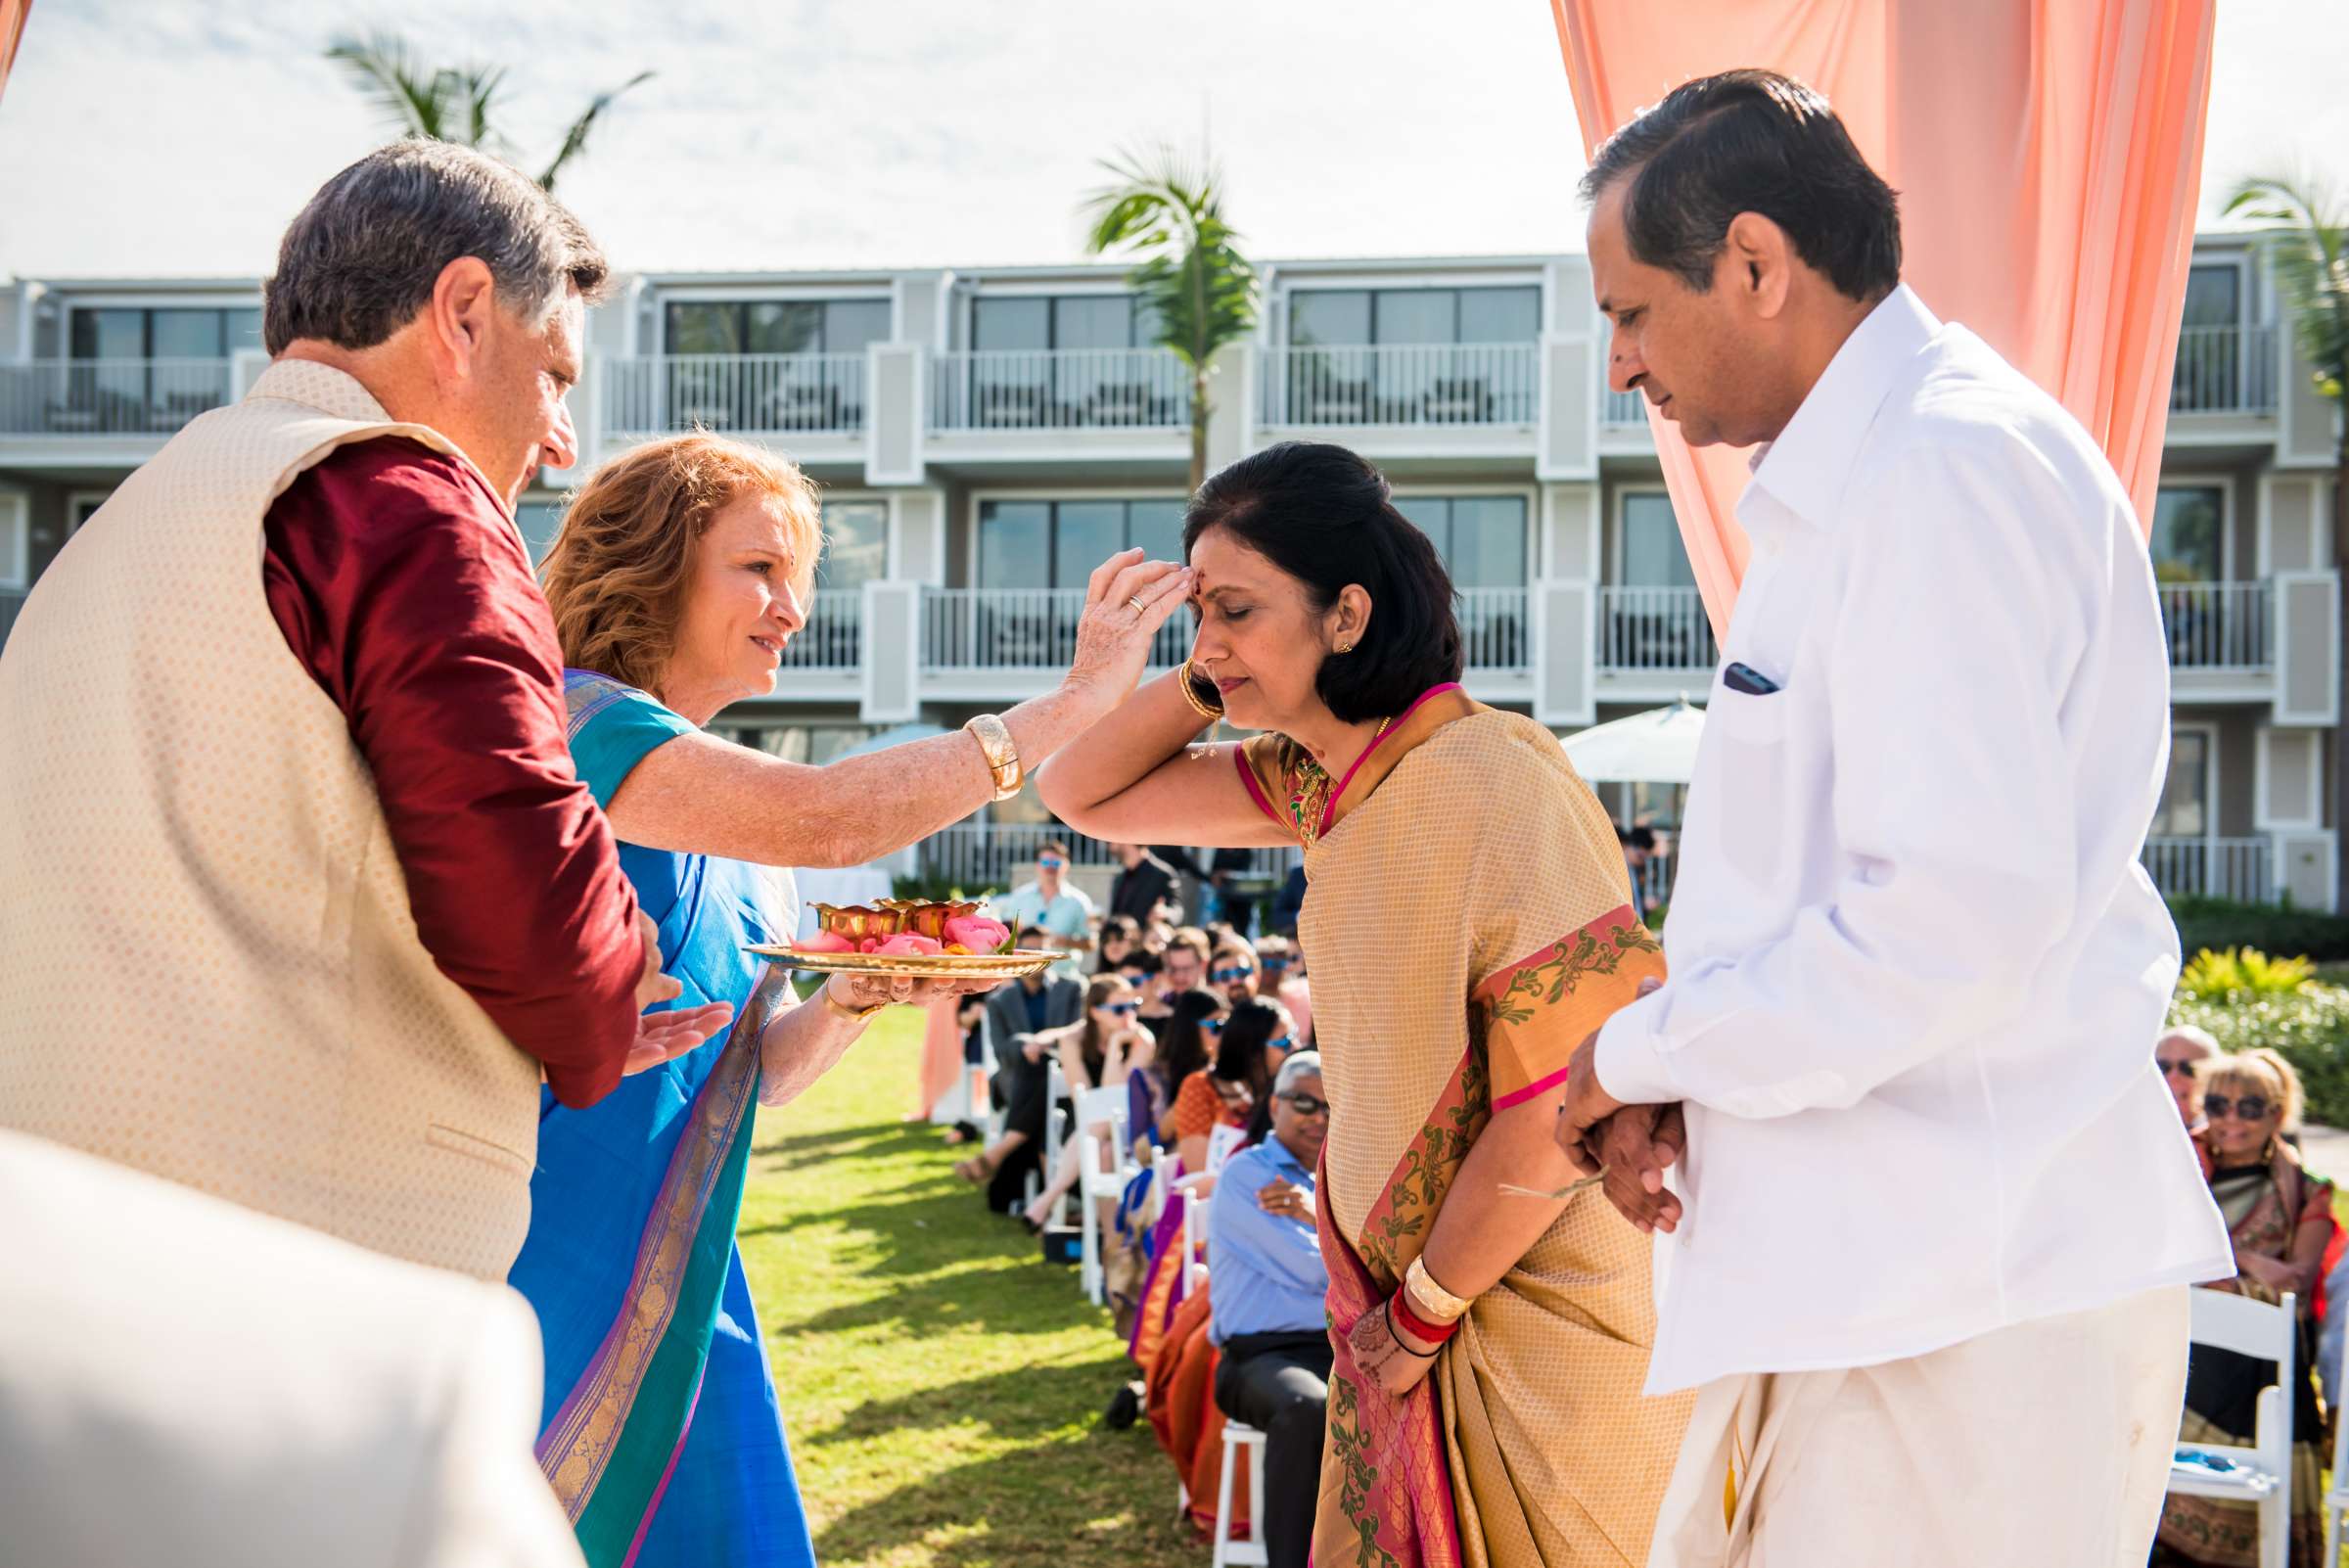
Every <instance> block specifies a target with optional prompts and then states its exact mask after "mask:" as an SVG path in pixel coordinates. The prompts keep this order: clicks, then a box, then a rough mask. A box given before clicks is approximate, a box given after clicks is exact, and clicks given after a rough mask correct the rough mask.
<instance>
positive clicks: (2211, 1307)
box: [2170, 1290, 2304, 1568]
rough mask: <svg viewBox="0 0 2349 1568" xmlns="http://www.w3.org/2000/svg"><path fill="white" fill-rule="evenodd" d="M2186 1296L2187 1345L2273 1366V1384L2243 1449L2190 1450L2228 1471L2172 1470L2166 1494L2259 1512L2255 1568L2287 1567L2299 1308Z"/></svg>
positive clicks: (2213, 1294)
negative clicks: (2189, 1310)
mask: <svg viewBox="0 0 2349 1568" xmlns="http://www.w3.org/2000/svg"><path fill="white" fill-rule="evenodd" d="M2192 1294H2193V1330H2192V1335H2193V1342H2194V1343H2195V1344H2196V1345H2208V1346H2212V1347H2214V1348H2216V1349H2219V1350H2231V1351H2234V1352H2236V1353H2237V1354H2239V1355H2243V1356H2252V1357H2256V1358H2258V1359H2259V1360H2263V1361H2274V1362H2275V1363H2276V1382H2275V1383H2274V1384H2273V1385H2271V1386H2270V1387H2267V1388H2264V1389H2261V1390H2260V1391H2259V1400H2258V1403H2257V1405H2256V1406H2255V1407H2254V1408H2255V1412H2256V1413H2255V1423H2256V1424H2255V1426H2254V1429H2253V1430H2254V1436H2253V1440H2252V1443H2251V1445H2250V1446H2249V1447H2248V1448H2245V1447H2242V1446H2240V1445H2235V1444H2220V1443H2196V1444H2192V1445H2189V1447H2190V1448H2192V1449H2193V1450H2194V1451H2195V1452H2197V1453H2208V1454H2212V1455H2215V1456H2216V1457H2218V1458H2221V1459H2224V1460H2226V1461H2227V1462H2228V1464H2229V1465H2230V1466H2231V1468H2229V1469H2225V1470H2212V1469H2208V1468H2206V1467H2204V1466H2201V1465H2196V1464H2187V1463H2174V1464H2172V1465H2171V1467H2170V1491H2171V1492H2173V1493H2175V1494H2177V1495H2178V1496H2180V1497H2186V1498H2216V1499H2221V1500H2223V1501H2227V1502H2248V1503H2251V1504H2253V1505H2254V1506H2256V1507H2257V1508H2258V1510H2259V1563H2260V1568H2286V1564H2287V1562H2288V1559H2289V1555H2290V1549H2291V1522H2292V1390H2293V1388H2294V1387H2295V1385H2294V1384H2293V1382H2292V1379H2293V1377H2294V1376H2295V1375H2303V1374H2304V1369H2303V1368H2299V1367H2295V1366H2294V1365H2293V1364H2292V1350H2293V1343H2294V1334H2293V1325H2294V1317H2293V1314H2294V1313H2295V1311H2296V1310H2297V1303H2296V1302H2295V1301H2294V1300H2293V1298H2292V1297H2291V1296H2289V1295H2286V1296H2285V1297H2284V1298H2283V1300H2282V1301H2281V1302H2280V1303H2279V1304H2278V1305H2276V1306H2274V1307H2271V1306H2269V1305H2268V1304H2267V1303H2265V1302H2258V1301H2252V1300H2250V1299H2249V1298H2248V1297H2244V1296H2237V1295H2234V1294H2232V1293H2230V1292H2228V1291H2223V1290H2197V1291H2195V1292H2193V1293H2192Z"/></svg>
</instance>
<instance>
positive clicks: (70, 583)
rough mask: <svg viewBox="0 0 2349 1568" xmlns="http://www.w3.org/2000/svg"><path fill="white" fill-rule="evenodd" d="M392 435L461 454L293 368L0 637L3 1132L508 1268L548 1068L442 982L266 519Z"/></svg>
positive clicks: (379, 1242) (389, 1246) (184, 454)
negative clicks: (300, 631)
mask: <svg viewBox="0 0 2349 1568" xmlns="http://www.w3.org/2000/svg"><path fill="white" fill-rule="evenodd" d="M385 435H402V436H410V437H414V438H416V439H418V440H421V441H424V442H426V443H427V444H429V445H431V446H434V447H437V448H438V449H439V450H442V451H446V452H450V453H452V454H454V453H455V448H454V447H453V446H452V445H451V444H450V443H449V442H448V440H447V439H446V438H443V437H441V436H440V435H438V433H436V432H434V431H431V430H427V429H425V428H423V427H421V426H414V425H400V424H396V423H393V422H392V421H391V419H390V418H389V417H388V416H387V415H386V414H385V413H384V410H383V409H382V408H381V407H380V406H379V405H378V404H377V403H376V401H375V400H374V398H372V397H370V396H369V395H368V394H367V392H366V391H365V390H364V389H363V388H361V387H360V385H359V384H358V382H356V381H354V380H353V379H351V378H350V377H348V376H346V375H345V374H343V373H342V372H340V371H336V370H330V369H328V368H326V367H325V366H323V365H317V364H311V363H307V362H304V361H291V360H290V361H283V362H280V363H278V364H275V365H272V366H271V367H270V368H269V369H268V370H267V371H266V372H265V373H263V375H262V376H261V377H260V379H259V381H258V382H256V383H255V384H254V386H253V392H252V393H251V395H249V396H248V397H246V398H245V399H244V400H243V401H242V402H239V403H237V404H235V405H233V406H230V407H227V408H220V409H215V410H213V411H212V412H210V413H207V414H205V415H203V416H202V417H200V418H198V419H197V420H195V421H194V422H193V423H191V424H190V425H189V426H188V427H187V428H186V429H185V430H184V431H182V432H181V433H180V434H179V435H177V436H175V437H174V438H172V439H171V440H170V442H169V443H168V444H166V445H165V446H164V447H163V449H162V451H161V452H160V453H158V454H157V456H156V458H155V460H154V461H153V462H151V463H149V464H147V465H146V466H145V467H144V468H141V469H140V470H139V471H138V472H137V473H135V474H133V475H131V477H130V478H129V479H128V480H126V481H125V482H124V483H123V484H122V486H121V488H120V489H118V490H116V491H115V495H114V497H113V499H111V500H109V501H108V502H107V504H106V506H105V507H104V508H103V509H102V510H101V511H100V512H99V514H98V515H97V516H96V517H95V518H94V519H93V520H92V521H91V522H90V523H89V524H88V525H87V526H86V527H84V528H83V529H81V530H79V531H78V532H76V533H75V534H74V535H73V537H72V539H71V540H70V541H69V543H68V544H67V545H66V547H65V549H64V550H63V551H62V552H61V553H60V554H59V556H58V558H57V560H56V562H55V563H54V564H53V565H52V566H51V567H50V569H49V571H48V572H47V573H45V574H44V575H43V576H42V577H41V580H40V582H39V584H38V585H37V586H36V587H35V588H34V590H33V592H32V594H31V596H30V598H29V599H28V600H27V601H26V603H25V605H24V608H23V614H22V615H21V617H20V618H19V620H18V622H17V623H16V628H15V630H14V632H13V633H12V634H11V635H10V637H9V640H8V644H7V647H6V650H5V652H0V1126H5V1127H11V1128H16V1129H19V1130H23V1131H25V1132H30V1133H35V1134H38V1135H39V1136H42V1137H47V1138H53V1139H55V1140H56V1141H58V1142H60V1143H66V1144H70V1145H72V1146H74V1147H76V1148H81V1149H86V1150H88V1151H90V1152H91V1153H93V1154H98V1155H102V1156H104V1157H106V1158H108V1159H112V1160H117V1161H120V1162H121V1163H122V1164H124V1165H128V1166H134V1167H136V1168H138V1169H140V1170H143V1171H150V1172H153V1173H155V1174H156V1175H158V1176H167V1177H170V1178H172V1179H174V1180H178V1181H183V1182H186V1183H187V1184H188V1185H190V1186H193V1187H199V1188H202V1189H203V1190H205V1191H207V1192H212V1193H216V1194H218V1195H219V1196H221V1197H224V1198H227V1199H230V1200H232V1201H234V1202H237V1203H241V1204H244V1205H247V1206H248V1207H250V1208H253V1209H258V1210H261V1211H262V1212H264V1213H267V1214H273V1215H279V1216H282V1217H283V1218H285V1219H288V1220H292V1221H296V1222H299V1223H301V1224H306V1225H311V1226H315V1227H316V1228H317V1229H320V1230H324V1231H327V1232H329V1233H331V1234H334V1235H338V1236H342V1237H345V1239H347V1240H350V1241H354V1242H357V1243H358V1244H360V1245H361V1246H365V1247H371V1248H373V1249H375V1250H376V1251H378V1252H384V1253H389V1254H391V1256H393V1257H397V1258H406V1259H410V1260H413V1261H415V1262H418V1263H424V1264H432V1265H437V1266H438V1267H440V1268H453V1269H457V1270H460V1271H462V1272H465V1273H469V1274H475V1275H479V1276H481V1277H483V1278H488V1279H502V1278H504V1277H505V1273H506V1270H507V1268H508V1267H509V1266H510V1265H511V1264H512V1263H513V1261H514V1257H515V1254H516V1253H517V1252H519V1251H520V1250H521V1247H522V1238H523V1232H524V1231H525V1230H526V1229H527V1228H528V1227H529V1224H530V1168H531V1165H532V1163H533V1161H534V1160H535V1158H536V1152H537V1135H538V1068H537V1064H536V1063H535V1062H534V1061H532V1060H531V1059H530V1057H528V1056H526V1055H524V1054H523V1053H522V1052H521V1051H519V1050H517V1049H516V1048H515V1047H514V1046H513V1044H511V1043H510V1042H509V1041H508V1040H507V1039H506V1038H505V1037H504V1036H503V1035H501V1034H500V1033H499V1032H498V1030H497V1029H496V1027H495V1026H494V1025H492V1024H491V1023H490V1022H489V1019H488V1017H487V1016H486V1015H485V1014H484V1013H483V1011H482V1010H481V1008H480V1007H479V1006H477V1005H476V1004H475V1003H474V1001H473V999H472V998H471V997H470V996H468V995H466V993H465V992H463V991H462V990H460V989H459V988H458V987H457V986H456V984H455V983H454V982H452V981H450V980H449V979H448V978H447V977H446V976H444V975H442V974H441V973H440V971H439V970H438V969H437V968H436V967H434V964H433V960H432V957H431V955H430V954H429V953H428V952H427V951H426V950H425V948H424V945H423V944H422V943H421V942H420V941H419V940H418V938H417V934H416V923H415V920H414V918H413V916H412V915H411V914H410V912H409V907H408V897H407V889H406V885H405V883H404V882H403V881H402V879H401V875H400V866H399V861H398V858H397V857H396V855H395V854H394V853H393V851H392V845H391V836H390V834H389V832H388V831H387V829H386V827H385V822H384V814H383V811H382V809H381V807H379V806H378V804H377V801H376V795H375V786H374V782H373V779H372V777H371V775H370V774H369V772H368V769H367V764H366V762H365V761H364V760H363V759H362V758H361V757H360V755H359V752H358V750H357V748H356V747H355V746H353V745H352V743H351V738H350V731H349V728H348V726H347V725H346V723H345V719H344V716H343V713H342V711H341V710H340V709H339V708H338V707H337V706H336V705H335V703H334V701H333V700H332V699H331V698H329V697H328V696H327V695H326V693H325V692H324V691H322V690H321V689H320V688H319V686H318V684H317V682H315V681H314V680H312V679H311V678H310V675H309V673H308V672H307V671H306V670H305V669H303V668H302V667H301V665H300V664H299V662H298V661H297V660H296V659H295V658H294V656H293V653H292V651H291V650H290V649H289V648H288V647H287V645H286V640H285V636H284V634H283V633H282V632H281V631H280V630H279V628H278V624H277V622H276V620H275V618H274V617H272V615H271V614H270V611H269V605H268V602H267V600H266V598H265V597H264V595H263V592H262V587H261V570H260V563H261V546H262V540H261V528H262V520H263V517H264V515H265V513H266V512H267V510H268V507H269V504H270V503H271V502H272V501H273V500H274V499H275V498H276V497H277V496H278V495H279V494H281V493H282V492H283V491H284V490H285V489H286V487H287V486H288V485H289V484H292V483H293V482H294V480H295V479H296V477H297V476H299V474H301V473H302V471H303V470H305V469H307V468H308V467H310V466H311V465H312V464H314V463H317V462H318V461H320V460H321V459H322V458H324V457H325V456H326V455H327V454H328V453H329V452H331V451H333V450H334V449H335V448H336V447H338V446H341V445H343V444H345V443H346V442H350V441H357V440H365V439H368V438H374V437H380V436H385ZM484 526H487V525H484Z"/></svg>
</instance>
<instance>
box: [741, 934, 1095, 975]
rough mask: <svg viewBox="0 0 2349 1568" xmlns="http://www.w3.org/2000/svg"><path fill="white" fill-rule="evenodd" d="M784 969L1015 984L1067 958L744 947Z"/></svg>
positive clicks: (1029, 951) (1018, 951)
mask: <svg viewBox="0 0 2349 1568" xmlns="http://www.w3.org/2000/svg"><path fill="white" fill-rule="evenodd" d="M746 950H747V951H750V952H755V953H758V954H759V955H760V957H762V958H772V959H773V960H774V961H775V962H776V963H778V964H781V965H782V966H783V967H785V968H787V969H803V970H806V971H807V972H808V973H809V974H817V975H881V976H887V977H891V978H903V979H909V980H1018V979H1021V978H1022V977H1024V976H1028V975H1034V974H1040V973H1042V972H1043V971H1044V970H1046V969H1049V968H1051V967H1052V966H1053V965H1054V964H1056V963H1058V962H1060V961H1061V960H1062V959H1063V958H1066V957H1067V956H1068V954H1067V953H1063V952H1043V951H1038V950H1036V949H1034V948H1027V947H1019V948H1014V949H1013V950H1012V951H1010V952H937V953H931V952H902V953H889V954H887V955H884V954H881V953H877V952H802V951H800V950H799V949H798V948H797V947H793V946H789V945H783V944H777V943H761V944H760V945H756V946H752V947H749V948H747V949H746Z"/></svg>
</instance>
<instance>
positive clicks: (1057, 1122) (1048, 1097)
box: [1025, 1055, 1069, 1224]
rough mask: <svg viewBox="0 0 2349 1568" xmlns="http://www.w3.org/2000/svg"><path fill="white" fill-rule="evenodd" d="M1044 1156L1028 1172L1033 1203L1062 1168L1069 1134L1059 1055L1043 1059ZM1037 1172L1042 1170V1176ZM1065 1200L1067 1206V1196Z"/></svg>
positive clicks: (1055, 1217) (1066, 1087) (1066, 1084)
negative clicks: (1063, 1102)
mask: <svg viewBox="0 0 2349 1568" xmlns="http://www.w3.org/2000/svg"><path fill="white" fill-rule="evenodd" d="M1044 1084H1045V1089H1044V1094H1045V1099H1044V1104H1045V1106H1046V1110H1045V1112H1044V1159H1043V1163H1042V1164H1041V1165H1039V1166H1037V1167H1036V1171H1032V1172H1030V1173H1029V1174H1028V1181H1027V1190H1026V1193H1025V1196H1026V1197H1027V1199H1028V1201H1029V1202H1030V1203H1034V1202H1035V1201H1036V1194H1037V1193H1039V1192H1041V1191H1043V1189H1044V1182H1046V1181H1049V1180H1050V1179H1052V1173H1053V1172H1055V1171H1057V1170H1059V1169H1060V1146H1061V1144H1062V1143H1064V1142H1066V1141H1067V1139H1068V1135H1069V1113H1068V1112H1066V1111H1064V1110H1062V1109H1061V1108H1060V1102H1061V1101H1062V1100H1063V1099H1065V1098H1066V1097H1067V1096H1068V1092H1069V1081H1068V1078H1067V1077H1066V1076H1065V1075H1064V1074H1062V1072H1061V1070H1060V1058H1059V1056H1057V1055H1054V1056H1052V1057H1050V1058H1049V1059H1047V1060H1046V1061H1045V1063H1044ZM1037 1172H1041V1173H1042V1175H1041V1176H1040V1177H1039V1176H1038V1175H1037V1174H1036V1173H1037ZM1063 1203H1064V1207H1065V1203H1066V1200H1063ZM1060 1218H1061V1217H1060V1216H1059V1215H1058V1214H1057V1213H1056V1214H1054V1215H1053V1216H1052V1218H1051V1222H1052V1223H1055V1224H1057V1223H1059V1222H1060Z"/></svg>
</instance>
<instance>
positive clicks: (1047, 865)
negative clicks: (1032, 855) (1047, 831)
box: [993, 839, 1093, 981]
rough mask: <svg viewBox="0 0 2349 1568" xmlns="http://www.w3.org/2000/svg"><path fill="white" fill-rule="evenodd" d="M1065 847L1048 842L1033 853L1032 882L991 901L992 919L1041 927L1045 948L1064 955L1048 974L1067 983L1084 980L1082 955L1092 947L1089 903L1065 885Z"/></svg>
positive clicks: (1066, 874)
mask: <svg viewBox="0 0 2349 1568" xmlns="http://www.w3.org/2000/svg"><path fill="white" fill-rule="evenodd" d="M1068 876H1069V847H1068V846H1067V845H1066V844H1064V843H1062V842H1061V841H1060V840H1059V839H1049V840H1046V841H1045V843H1044V847H1043V848H1042V849H1040V850H1038V851H1037V852H1036V880H1035V881H1034V882H1023V883H1021V884H1020V885H1019V886H1018V887H1016V888H1014V889H1012V890H1011V891H1010V892H1009V893H1007V894H1005V895H1004V896H1003V897H1002V898H1000V899H994V900H993V903H994V911H995V918H996V919H998V920H1000V921H1002V922H1003V923H1004V924H1006V925H1009V924H1011V923H1013V922H1015V921H1016V922H1018V923H1019V924H1021V925H1034V926H1041V927H1042V928H1043V929H1044V932H1045V941H1046V943H1047V945H1050V946H1054V947H1059V948H1061V949H1063V950H1064V951H1066V952H1067V953H1068V956H1067V957H1066V958H1063V959H1062V960H1061V961H1060V962H1058V963H1056V964H1054V965H1053V966H1052V973H1053V974H1054V975H1056V976H1061V977H1064V978H1066V979H1069V980H1080V981H1081V980H1082V979H1084V963H1083V959H1082V954H1084V953H1086V952H1089V951H1090V950H1091V949H1092V945H1093V900H1092V899H1088V898H1086V897H1085V895H1084V892H1083V890H1082V889H1081V888H1076V887H1072V886H1070V884H1069V880H1068Z"/></svg>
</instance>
